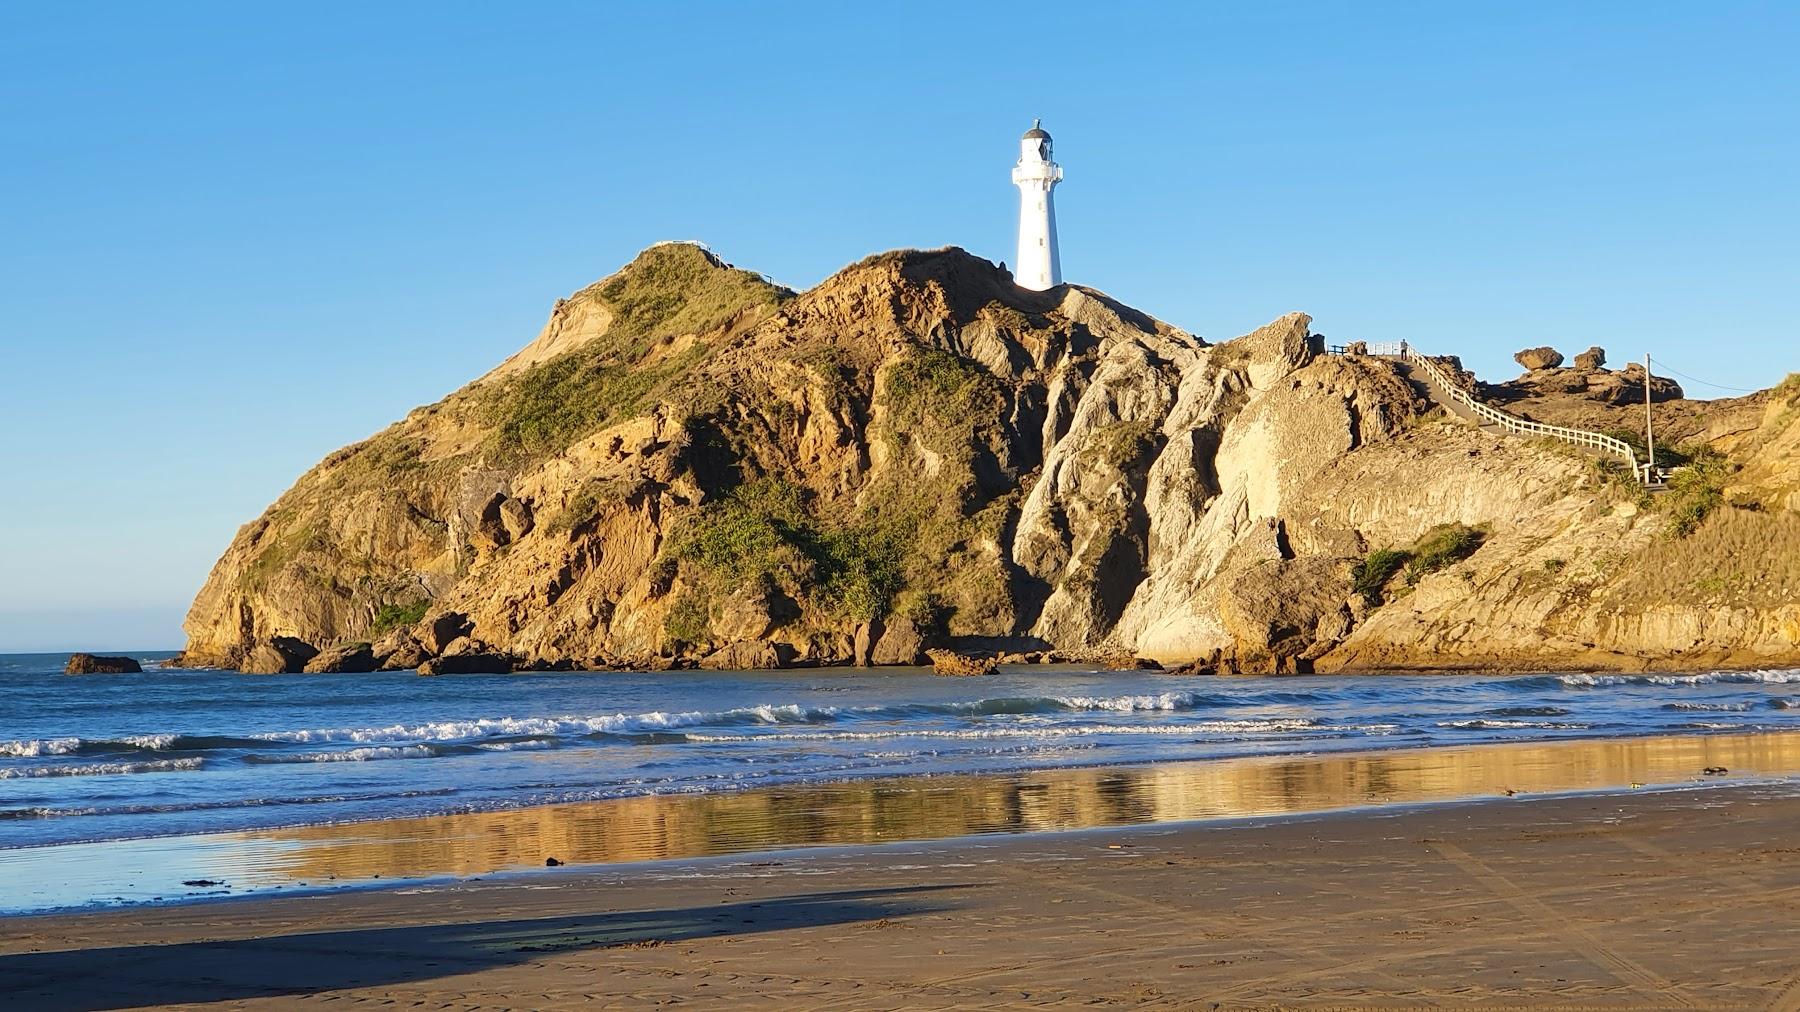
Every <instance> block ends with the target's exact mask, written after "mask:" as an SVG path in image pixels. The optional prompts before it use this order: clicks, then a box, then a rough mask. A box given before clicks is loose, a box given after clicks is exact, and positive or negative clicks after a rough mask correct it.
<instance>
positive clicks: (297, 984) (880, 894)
mask: <svg viewBox="0 0 1800 1012" xmlns="http://www.w3.org/2000/svg"><path fill="white" fill-rule="evenodd" d="M956 888H961V887H960V886H915V887H908V888H895V889H867V890H853V891H841V892H827V893H810V894H803V895H798V896H787V897H777V898H773V899H767V900H762V901H759V902H755V903H749V902H745V903H733V904H719V905H715V906H705V907H685V908H679V909H672V910H640V911H625V912H618V913H606V914H591V915H585V916H583V915H575V916H563V917H544V918H535V919H530V920H508V921H478V922H473V923H458V924H427V925H413V926H400V927H380V928H363V929H352V930H344V931H320V932H307V933H300V934H287V935H271V936H267V937H261V938H247V939H239V940H225V941H195V942H175V943H167V944H151V945H128V946H116V947H112V948H98V949H70V950H65V951H61V952H31V953H20V954H16V955H10V956H0V1006H5V1007H8V1008H21V1009H23V1008H29V1009H38V1010H45V1012H75V1010H86V1009H109V1008H121V1007H130V1006H141V1005H165V1004H185V1003H190V1002H196V1003H197V1002H219V1001H233V1000H241V999H248V998H276V997H281V996H284V995H304V994H312V993H315V992H319V991H332V990H337V989H340V988H357V987H379V986H382V985H391V984H405V983H416V982H418V981H423V980H430V979H433V978H437V977H450V976H456V975H459V974H464V973H473V972H475V971H478V970H486V969H491V968H496V967H503V966H508V965H512V964H517V963H525V962H529V961H531V960H533V959H536V958H541V957H543V956H544V955H546V954H556V953H567V952H576V951H580V950H585V949H601V948H618V947H626V946H648V945H656V944H662V943H669V942H681V941H688V940H692V939H699V938H716V937H724V936H731V935H750V934H757V933H760V932H767V931H784V930H787V929H790V928H806V927H819V926H828V925H836V924H850V923H855V922H859V921H875V920H880V919H883V918H900V917H908V916H912V915H916V914H921V913H929V912H932V911H936V910H942V909H946V907H944V906H943V905H940V904H934V903H930V902H925V901H923V900H922V899H919V898H914V897H919V896H920V895H921V894H924V893H929V892H934V891H937V890H941V889H956Z"/></svg>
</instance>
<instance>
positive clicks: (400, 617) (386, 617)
mask: <svg viewBox="0 0 1800 1012" xmlns="http://www.w3.org/2000/svg"><path fill="white" fill-rule="evenodd" d="M430 605H431V602H430V601H414V602H413V603H411V604H384V605H382V606H381V609H380V610H379V611H377V612H375V621H374V622H373V623H371V624H370V626H369V634H370V635H372V636H380V635H381V634H382V633H385V632H387V631H388V630H390V629H400V628H404V627H407V626H414V625H418V624H419V620H420V619H422V618H424V617H425V609H426V608H428V607H430Z"/></svg>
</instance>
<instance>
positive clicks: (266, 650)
mask: <svg viewBox="0 0 1800 1012" xmlns="http://www.w3.org/2000/svg"><path fill="white" fill-rule="evenodd" d="M318 652H319V651H318V650H316V649H314V648H313V647H312V645H311V644H309V643H307V642H306V641H305V640H302V639H300V638H298V637H295V636H272V637H270V638H269V639H268V640H267V641H266V642H263V643H258V644H256V645H255V646H253V647H251V648H250V651H249V652H248V653H247V654H245V655H244V659H243V661H242V663H240V664H239V665H238V670H239V671H241V672H243V673H244V674H246V675H282V674H291V673H294V672H298V671H304V670H306V664H307V662H308V661H310V660H312V659H313V657H314V656H316V655H317V654H318Z"/></svg>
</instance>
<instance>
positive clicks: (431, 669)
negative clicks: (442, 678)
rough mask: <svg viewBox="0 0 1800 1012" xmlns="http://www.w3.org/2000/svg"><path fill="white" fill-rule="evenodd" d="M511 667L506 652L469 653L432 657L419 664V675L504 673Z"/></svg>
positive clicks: (510, 669) (511, 660)
mask: <svg viewBox="0 0 1800 1012" xmlns="http://www.w3.org/2000/svg"><path fill="white" fill-rule="evenodd" d="M512 669H513V659H512V657H511V656H510V655H508V654H487V653H479V654H478V653H469V654H457V655H456V656H454V657H433V658H431V659H430V660H428V661H426V662H425V663H423V664H421V665H419V674H421V675H504V674H507V673H508V672H510V671H512Z"/></svg>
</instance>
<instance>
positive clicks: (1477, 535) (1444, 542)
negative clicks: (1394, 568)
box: [1406, 524, 1487, 584]
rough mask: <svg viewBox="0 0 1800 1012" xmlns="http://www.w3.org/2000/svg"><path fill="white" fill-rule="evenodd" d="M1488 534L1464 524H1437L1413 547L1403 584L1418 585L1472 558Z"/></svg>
mask: <svg viewBox="0 0 1800 1012" xmlns="http://www.w3.org/2000/svg"><path fill="white" fill-rule="evenodd" d="M1485 540H1487V534H1486V533H1484V532H1482V531H1480V530H1478V529H1476V528H1474V527H1469V526H1466V525H1464V524H1439V525H1438V526H1436V527H1433V528H1432V529H1431V530H1429V531H1426V532H1425V535H1424V536H1423V537H1421V538H1420V539H1419V540H1418V541H1417V542H1415V543H1414V544H1413V548H1412V558H1410V559H1409V560H1407V563H1406V582H1407V583H1408V584H1414V583H1418V582H1419V580H1420V579H1421V578H1422V577H1425V576H1429V575H1430V574H1432V573H1435V572H1437V571H1439V570H1441V569H1447V568H1449V567H1450V566H1453V565H1455V564H1457V563H1458V562H1461V561H1462V560H1464V559H1466V558H1468V557H1469V556H1471V555H1474V554H1475V550H1476V549H1477V548H1480V547H1481V543H1482V542H1483V541H1485Z"/></svg>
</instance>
